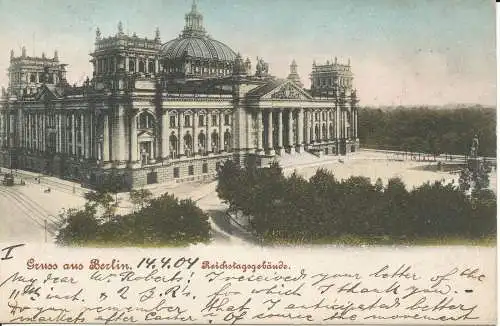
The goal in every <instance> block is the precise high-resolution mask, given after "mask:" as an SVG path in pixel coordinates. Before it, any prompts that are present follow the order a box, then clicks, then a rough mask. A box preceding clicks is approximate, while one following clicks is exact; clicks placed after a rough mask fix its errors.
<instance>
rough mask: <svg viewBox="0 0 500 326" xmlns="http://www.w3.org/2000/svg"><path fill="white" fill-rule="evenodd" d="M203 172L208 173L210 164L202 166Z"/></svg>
mask: <svg viewBox="0 0 500 326" xmlns="http://www.w3.org/2000/svg"><path fill="white" fill-rule="evenodd" d="M201 170H202V173H208V164H207V163H203V165H202V166H201Z"/></svg>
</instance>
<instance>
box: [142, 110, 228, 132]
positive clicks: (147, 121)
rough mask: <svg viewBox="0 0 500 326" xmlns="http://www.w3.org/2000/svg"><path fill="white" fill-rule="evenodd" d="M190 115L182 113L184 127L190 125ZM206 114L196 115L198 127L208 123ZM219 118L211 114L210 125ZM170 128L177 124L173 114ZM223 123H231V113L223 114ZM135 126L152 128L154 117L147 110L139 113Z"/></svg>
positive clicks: (213, 124)
mask: <svg viewBox="0 0 500 326" xmlns="http://www.w3.org/2000/svg"><path fill="white" fill-rule="evenodd" d="M193 118H194V117H192V116H191V115H184V127H192V126H193V125H192V119H193ZM207 119H208V116H206V115H204V114H199V115H198V122H197V124H198V126H199V127H205V126H207V125H208V121H207ZM218 122H219V118H218V115H217V114H212V115H211V123H212V127H216V126H218ZM169 125H170V128H176V127H177V126H178V118H177V117H176V116H174V115H172V116H170V121H169ZM224 125H225V126H229V125H231V115H230V114H225V115H224ZM137 127H138V128H139V129H150V128H154V117H153V116H152V115H151V114H150V113H147V112H144V113H141V115H140V116H139V119H138V122H137Z"/></svg>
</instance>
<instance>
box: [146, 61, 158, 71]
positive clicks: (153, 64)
mask: <svg viewBox="0 0 500 326" xmlns="http://www.w3.org/2000/svg"><path fill="white" fill-rule="evenodd" d="M147 72H149V73H155V72H156V71H155V63H154V62H153V61H150V62H149V66H148V71H147Z"/></svg>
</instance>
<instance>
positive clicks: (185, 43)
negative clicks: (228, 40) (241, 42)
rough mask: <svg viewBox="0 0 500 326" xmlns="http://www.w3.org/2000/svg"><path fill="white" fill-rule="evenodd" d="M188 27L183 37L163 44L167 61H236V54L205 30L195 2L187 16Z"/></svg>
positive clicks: (162, 52)
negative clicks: (189, 58)
mask: <svg viewBox="0 0 500 326" xmlns="http://www.w3.org/2000/svg"><path fill="white" fill-rule="evenodd" d="M185 20H186V25H185V27H184V30H183V31H182V33H181V35H180V36H179V37H178V38H176V39H173V40H170V41H168V42H167V43H165V44H163V46H162V47H161V50H160V55H161V56H162V57H163V58H164V59H167V60H173V61H175V60H178V59H184V58H185V57H187V56H189V57H191V58H193V59H201V60H214V61H231V62H232V61H234V59H235V58H236V53H235V52H234V51H233V50H232V49H231V48H230V47H229V46H227V45H225V44H224V43H222V42H219V41H217V40H214V39H212V38H210V37H209V36H208V35H207V33H206V31H205V29H204V28H203V15H202V14H201V13H200V12H198V10H197V8H196V3H195V2H193V6H192V7H191V11H190V12H189V13H188V14H186V17H185Z"/></svg>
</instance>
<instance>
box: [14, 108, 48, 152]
mask: <svg viewBox="0 0 500 326" xmlns="http://www.w3.org/2000/svg"><path fill="white" fill-rule="evenodd" d="M34 120H35V150H37V151H38V150H39V149H40V131H39V130H38V128H39V126H40V121H39V117H38V113H35V114H34ZM9 122H10V121H9ZM7 136H8V135H7Z"/></svg>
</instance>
